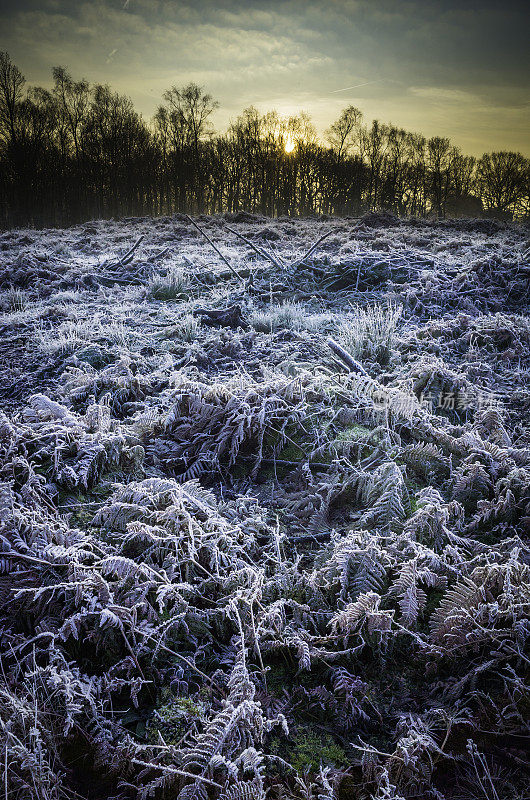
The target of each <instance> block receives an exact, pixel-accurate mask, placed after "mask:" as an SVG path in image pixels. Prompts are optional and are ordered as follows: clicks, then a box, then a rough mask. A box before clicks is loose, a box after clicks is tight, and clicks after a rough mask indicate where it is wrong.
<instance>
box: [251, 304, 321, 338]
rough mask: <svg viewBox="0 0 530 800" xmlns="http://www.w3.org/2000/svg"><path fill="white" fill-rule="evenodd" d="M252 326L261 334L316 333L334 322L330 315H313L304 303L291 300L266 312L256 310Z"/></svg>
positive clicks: (271, 307)
mask: <svg viewBox="0 0 530 800" xmlns="http://www.w3.org/2000/svg"><path fill="white" fill-rule="evenodd" d="M249 319H250V324H251V325H252V327H253V328H254V330H256V331H259V332H260V333H275V332H276V331H280V330H285V329H287V330H293V331H301V330H307V331H316V330H319V329H324V328H325V327H326V326H327V325H329V324H330V323H331V322H332V319H333V318H332V316H331V315H330V314H311V313H308V310H307V308H306V307H305V306H304V305H303V304H302V303H294V302H291V301H289V300H286V301H284V302H283V303H279V304H277V305H272V306H270V308H269V309H267V310H265V311H261V310H260V311H258V310H255V311H253V312H251V314H250V318H249Z"/></svg>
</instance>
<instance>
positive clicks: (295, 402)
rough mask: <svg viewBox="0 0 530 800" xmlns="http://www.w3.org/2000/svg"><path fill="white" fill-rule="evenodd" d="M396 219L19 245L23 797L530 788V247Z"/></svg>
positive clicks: (16, 435)
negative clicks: (528, 756)
mask: <svg viewBox="0 0 530 800" xmlns="http://www.w3.org/2000/svg"><path fill="white" fill-rule="evenodd" d="M232 216H233V215H232ZM372 217H373V215H372ZM372 222H373V220H372ZM387 222H388V221H387ZM391 222H392V224H386V223H385V219H384V217H382V218H381V225H377V226H376V225H374V224H370V225H364V224H363V223H362V220H360V221H359V220H357V221H353V220H344V219H331V218H317V217H315V218H311V219H300V220H291V221H289V222H288V223H287V222H286V221H285V220H283V221H282V220H272V219H269V220H263V221H260V220H259V219H254V218H253V217H252V215H250V214H247V215H242V216H241V218H240V219H235V220H234V219H232V218H230V225H229V226H228V225H227V224H226V220H225V219H224V217H223V216H217V217H210V218H208V217H201V218H200V219H199V220H191V219H187V218H186V217H183V216H179V218H178V220H176V219H175V218H173V217H165V218H160V219H148V218H137V219H135V220H133V221H123V222H114V221H95V222H91V223H90V224H89V225H87V226H81V227H78V228H70V229H68V230H44V231H39V232H38V231H12V232H9V233H4V234H0V245H1V247H0V286H1V290H2V293H1V295H0V309H1V317H0V326H1V334H2V341H1V346H0V348H1V349H0V368H1V370H2V375H3V378H4V380H3V382H2V389H1V399H2V407H3V411H2V412H1V414H0V451H1V460H0V464H1V466H0V526H1V527H0V567H1V575H0V592H1V597H2V604H1V610H0V614H1V618H2V621H1V630H2V636H1V644H0V647H1V658H2V673H1V674H2V678H1V681H0V683H1V685H0V732H1V740H2V741H1V745H2V750H1V757H0V762H1V764H2V767H1V770H3V775H2V786H4V785H5V786H9V793H8V795H9V797H13V798H20V799H21V800H25V799H26V798H27V800H30V798H31V800H34V798H36V797H43V798H46V799H47V800H66V798H71V797H73V796H77V797H81V798H101V799H103V798H109V797H114V798H122V799H123V800H125V799H126V798H141V799H143V798H150V797H154V798H168V799H169V798H179V800H192V798H198V799H199V800H206V798H211V800H214V799H216V798H220V799H221V800H250V799H251V798H252V799H253V800H264V798H265V797H267V798H269V799H272V800H274V798H278V800H280V798H299V799H300V800H303V798H320V800H324V799H326V800H327V799H328V798H329V799H331V798H333V797H335V798H358V800H368V799H369V798H374V799H376V800H383V799H384V798H386V800H400V799H403V798H405V799H406V798H418V797H421V798H426V799H428V798H432V800H435V798H436V800H439V799H440V798H446V799H447V800H463V798H465V797H476V798H488V800H508V798H510V799H511V798H514V799H517V798H518V799H519V800H522V799H523V797H524V796H525V787H526V786H527V775H526V773H525V744H526V743H527V739H528V735H529V733H530V731H529V729H528V708H529V702H530V688H529V686H528V682H527V677H528V670H527V665H528V650H527V644H528V643H527V639H528V634H529V631H530V588H529V587H530V567H529V566H528V559H529V555H530V553H529V549H528V531H529V527H530V429H529V427H528V409H529V405H530V390H529V388H528V375H529V367H530V360H529V345H530V325H529V322H528V317H527V312H528V301H529V281H528V277H529V275H530V262H529V260H528V258H529V251H528V249H527V247H528V246H527V231H526V229H525V228H524V227H523V226H518V225H515V224H504V225H498V226H497V228H496V229H495V231H493V233H492V232H491V231H486V232H485V231H484V230H483V229H482V228H481V226H480V224H478V225H477V227H476V228H474V227H473V224H472V222H471V221H468V222H467V223H466V225H465V226H464V225H462V224H461V221H460V222H459V223H454V225H452V224H451V222H450V221H447V220H446V221H444V222H443V223H439V224H438V223H434V222H428V221H422V220H413V221H407V220H402V221H399V220H396V219H394V218H392V219H391ZM287 225H288V227H289V236H288V237H287V236H286V235H285V229H286V226H287ZM176 226H178V228H179V236H178V240H175V241H171V232H172V230H173V229H174V228H175V227H176ZM260 226H261V227H262V228H263V229H264V230H266V233H267V235H266V236H261V237H260V236H259V235H258V234H259V233H260ZM197 227H198V228H199V230H197ZM201 234H206V235H205V236H203V235H201ZM273 234H274V235H273ZM420 236H421V242H422V244H421V247H420V246H419V245H418V244H417V242H418V239H419V237H420ZM168 241H169V242H170V244H169V245H168V244H167V243H168ZM257 242H258V244H257ZM212 244H213V245H214V246H213V247H212ZM449 245H450V246H449ZM470 786H474V787H475V788H474V790H473V791H474V792H475V793H474V794H470V793H469V787H470ZM477 787H478V788H477ZM466 792H467V793H466ZM74 793H75V794H74Z"/></svg>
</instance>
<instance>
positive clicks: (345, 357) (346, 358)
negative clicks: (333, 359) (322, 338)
mask: <svg viewBox="0 0 530 800" xmlns="http://www.w3.org/2000/svg"><path fill="white" fill-rule="evenodd" d="M327 344H328V347H330V348H331V350H333V352H334V353H335V355H336V356H337V357H338V358H340V360H341V361H342V363H343V364H345V365H346V366H347V367H348V369H349V371H350V372H357V373H358V374H360V375H368V373H367V371H366V370H365V368H364V367H363V365H362V364H359V362H358V361H356V360H355V359H354V358H352V357H351V355H350V354H349V353H348V352H346V350H345V349H344V348H343V347H341V346H340V344H337V342H336V341H335V340H334V339H332V338H331V337H330V338H329V339H328V341H327Z"/></svg>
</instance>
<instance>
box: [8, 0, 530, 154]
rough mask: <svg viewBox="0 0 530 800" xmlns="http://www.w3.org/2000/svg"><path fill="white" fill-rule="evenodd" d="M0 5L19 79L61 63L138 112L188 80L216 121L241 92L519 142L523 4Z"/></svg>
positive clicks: (490, 141) (161, 1) (476, 141)
mask: <svg viewBox="0 0 530 800" xmlns="http://www.w3.org/2000/svg"><path fill="white" fill-rule="evenodd" d="M0 15H1V16H0V25H1V26H2V28H3V31H4V33H3V36H2V39H1V42H0V47H2V48H3V49H7V50H8V51H9V52H10V53H11V55H12V57H13V58H14V60H15V61H16V62H17V63H18V65H19V66H20V67H21V69H22V70H23V71H24V73H25V74H26V76H27V78H28V80H29V81H30V82H31V83H43V84H46V83H49V82H50V69H51V67H52V66H53V65H56V64H63V65H67V66H68V67H69V68H70V70H71V71H72V73H73V74H75V75H79V76H84V77H87V78H88V79H89V80H91V81H105V82H109V83H110V84H111V85H113V86H114V87H115V88H117V89H118V90H119V91H122V92H126V93H127V94H130V95H131V97H132V98H133V100H134V102H135V103H136V105H137V106H138V107H139V108H140V109H141V110H142V111H143V112H144V113H145V114H146V115H150V114H151V113H152V112H153V110H154V108H155V106H156V102H157V100H158V99H159V98H160V97H161V95H162V92H163V91H164V89H166V88H167V87H168V86H169V85H171V84H173V83H176V84H181V83H183V82H186V81H189V80H195V81H197V82H199V83H202V84H206V85H207V87H208V89H209V90H210V91H211V92H212V93H213V94H214V95H215V96H216V97H217V98H218V99H219V100H220V102H221V110H220V111H219V112H218V117H217V122H218V124H219V125H220V126H222V125H224V124H226V123H227V121H228V119H229V117H233V116H235V115H236V114H237V113H239V112H240V111H241V110H242V109H243V107H245V106H246V105H249V104H252V103H253V104H255V105H257V106H258V107H259V108H263V109H266V108H271V107H276V108H278V110H279V111H281V112H282V113H286V114H288V113H294V112H296V111H297V110H300V109H302V108H303V109H305V110H307V111H308V112H309V113H310V114H312V115H313V117H314V119H315V121H316V122H317V125H318V127H319V128H320V130H323V128H325V127H326V126H327V125H328V124H329V122H330V121H331V120H332V119H333V118H334V117H335V116H336V115H337V114H338V113H339V111H340V109H341V108H342V107H343V106H344V105H345V104H347V103H354V104H355V105H357V106H359V107H360V108H361V109H362V111H363V112H364V114H365V117H366V118H367V119H368V120H370V119H371V118H373V117H377V118H379V119H381V120H385V121H392V122H394V123H396V124H398V125H401V126H403V127H407V128H410V129H416V130H421V131H422V132H424V133H425V134H427V135H432V134H435V133H436V134H441V135H445V136H451V137H452V138H453V139H454V141H455V142H456V143H457V144H460V145H461V146H462V147H463V149H465V150H466V151H468V152H475V153H477V152H481V151H482V150H485V149H493V148H495V149H499V148H510V149H519V150H523V151H525V152H528V151H529V143H528V137H527V131H528V128H529V122H530V120H529V105H528V92H527V89H528V66H529V65H528V56H527V46H526V37H525V34H526V24H525V23H526V11H525V6H524V4H523V3H519V2H507V3H503V4H499V3H498V2H495V3H494V2H490V1H489V0H483V1H482V2H481V3H480V4H479V3H475V2H467V3H456V2H452V0H449V1H447V0H444V2H441V1H438V0H403V2H399V3H396V2H395V0H372V1H370V0H327V1H326V2H316V1H315V0H281V1H280V0H270V1H269V2H263V0H246V2H236V1H235V0H224V2H223V1H222V0H221V2H213V1H210V0H202V1H200V2H199V1H198V0H195V1H194V2H192V1H191V0H189V2H179V1H178V0H129V2H126V0H91V1H89V0H39V2H36V1H35V0H17V2H14V0H7V2H6V1H4V2H3V3H2V6H1V11H0ZM2 23H3V24H2ZM111 53H112V56H111V55H110V54H111ZM350 86H351V87H355V88H352V89H348V90H347V91H343V92H340V93H336V92H335V91H334V90H336V89H341V88H346V87H350Z"/></svg>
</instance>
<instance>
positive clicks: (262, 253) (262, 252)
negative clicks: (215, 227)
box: [226, 225, 286, 269]
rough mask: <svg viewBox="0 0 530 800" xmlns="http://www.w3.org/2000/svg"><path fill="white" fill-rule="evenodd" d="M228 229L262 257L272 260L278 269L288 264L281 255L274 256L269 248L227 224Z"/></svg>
mask: <svg viewBox="0 0 530 800" xmlns="http://www.w3.org/2000/svg"><path fill="white" fill-rule="evenodd" d="M226 230H227V231H230V233H233V234H234V236H237V237H238V238H239V239H242V240H243V241H244V242H245V244H248V246H249V247H251V248H252V249H253V250H254V252H256V253H257V254H258V255H260V256H261V257H262V258H265V259H266V260H267V261H270V262H271V264H273V265H274V266H275V267H277V268H278V269H285V267H286V264H285V263H284V262H283V261H282V259H281V258H280V257H279V256H278V257H276V256H273V255H272V253H269V251H268V250H264V249H263V248H261V247H258V246H257V244H254V242H251V241H250V239H247V237H246V236H243V234H242V233H239V232H238V231H235V230H234V229H233V228H229V227H228V225H227V226H226Z"/></svg>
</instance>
